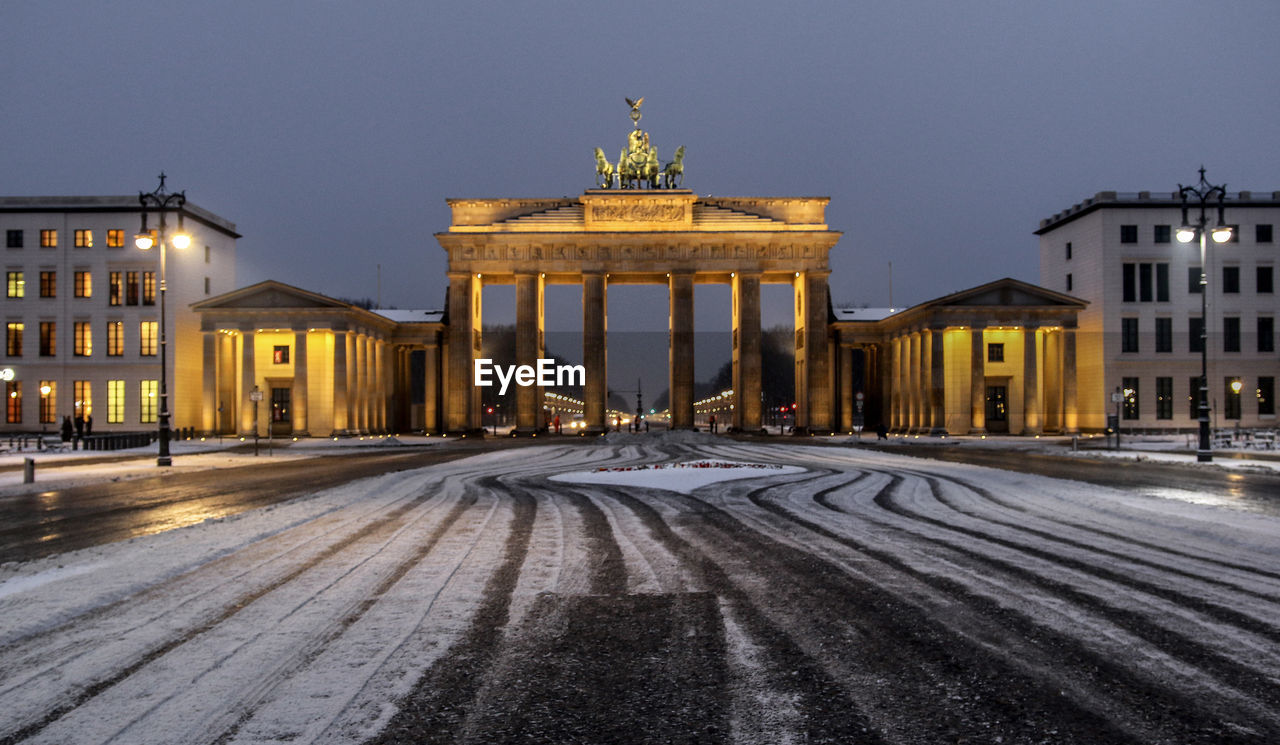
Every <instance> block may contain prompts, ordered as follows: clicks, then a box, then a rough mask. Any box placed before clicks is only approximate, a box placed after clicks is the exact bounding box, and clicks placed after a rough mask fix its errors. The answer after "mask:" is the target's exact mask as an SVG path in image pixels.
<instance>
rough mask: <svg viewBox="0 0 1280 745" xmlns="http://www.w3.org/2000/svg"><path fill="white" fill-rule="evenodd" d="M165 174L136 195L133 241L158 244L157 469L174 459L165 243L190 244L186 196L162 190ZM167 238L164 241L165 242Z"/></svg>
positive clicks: (143, 245) (142, 244) (146, 245)
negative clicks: (153, 225) (154, 221)
mask: <svg viewBox="0 0 1280 745" xmlns="http://www.w3.org/2000/svg"><path fill="white" fill-rule="evenodd" d="M164 179H165V175H164V172H163V171H162V172H161V173H160V186H158V187H156V190H155V191H153V192H151V193H150V194H143V193H142V192H139V193H138V202H139V203H140V204H141V205H142V229H141V230H140V231H138V235H137V236H136V237H135V238H134V245H136V246H137V247H138V248H140V249H142V250H143V251H147V250H150V249H151V248H152V247H153V246H155V245H156V244H157V243H158V244H159V245H160V452H159V455H158V457H157V458H156V465H157V466H171V465H173V459H172V458H170V457H169V387H168V374H167V370H166V368H167V364H168V336H167V334H166V333H165V308H164V296H165V290H166V289H167V287H166V281H165V279H166V278H165V248H166V243H172V244H173V247H174V248H177V249H183V248H186V247H187V246H190V245H191V236H190V235H187V233H186V232H185V231H184V230H183V229H182V217H183V211H182V208H183V206H185V205H186V203H187V193H186V192H185V191H180V192H176V193H173V194H170V193H168V192H166V191H165V190H164ZM148 209H152V210H154V211H156V212H158V213H159V215H160V224H159V226H158V227H157V229H156V233H155V235H154V236H153V235H152V232H151V231H150V230H148V229H147V210H148ZM170 210H174V211H177V213H178V231H177V232H176V233H174V234H173V235H172V236H166V234H165V232H166V229H167V228H168V223H167V222H166V220H165V214H166V213H167V212H169V211H170ZM166 239H167V240H166Z"/></svg>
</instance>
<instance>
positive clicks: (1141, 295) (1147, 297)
mask: <svg viewBox="0 0 1280 745" xmlns="http://www.w3.org/2000/svg"><path fill="white" fill-rule="evenodd" d="M1138 300H1141V301H1142V302H1144V303H1149V302H1151V265H1150V264H1146V263H1143V264H1139V265H1138Z"/></svg>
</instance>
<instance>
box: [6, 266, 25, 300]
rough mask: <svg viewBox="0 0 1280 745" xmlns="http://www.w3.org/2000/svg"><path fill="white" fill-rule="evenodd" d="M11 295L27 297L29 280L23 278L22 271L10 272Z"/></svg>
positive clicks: (13, 296)
mask: <svg viewBox="0 0 1280 745" xmlns="http://www.w3.org/2000/svg"><path fill="white" fill-rule="evenodd" d="M8 284H9V297H11V298H20V297H26V294H27V280H25V279H23V275H22V272H9V282H8Z"/></svg>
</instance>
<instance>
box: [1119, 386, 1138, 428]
mask: <svg viewBox="0 0 1280 745" xmlns="http://www.w3.org/2000/svg"><path fill="white" fill-rule="evenodd" d="M1121 380H1122V381H1123V393H1124V409H1123V410H1122V416H1123V418H1125V419H1138V418H1139V410H1138V379H1137V378H1121Z"/></svg>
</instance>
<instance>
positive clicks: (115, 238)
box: [107, 230, 124, 248]
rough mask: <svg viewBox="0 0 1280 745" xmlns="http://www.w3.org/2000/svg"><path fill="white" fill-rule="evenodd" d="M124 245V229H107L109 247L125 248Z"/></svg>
mask: <svg viewBox="0 0 1280 745" xmlns="http://www.w3.org/2000/svg"><path fill="white" fill-rule="evenodd" d="M123 247H124V231H123V230H108V231H107V248H123Z"/></svg>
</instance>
